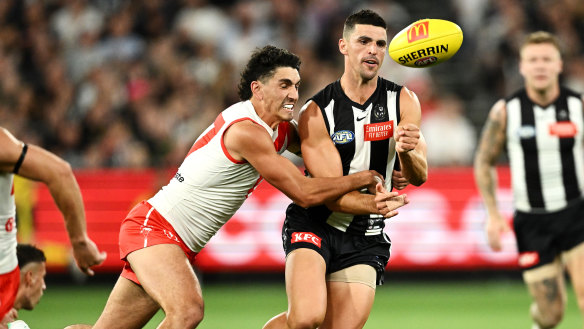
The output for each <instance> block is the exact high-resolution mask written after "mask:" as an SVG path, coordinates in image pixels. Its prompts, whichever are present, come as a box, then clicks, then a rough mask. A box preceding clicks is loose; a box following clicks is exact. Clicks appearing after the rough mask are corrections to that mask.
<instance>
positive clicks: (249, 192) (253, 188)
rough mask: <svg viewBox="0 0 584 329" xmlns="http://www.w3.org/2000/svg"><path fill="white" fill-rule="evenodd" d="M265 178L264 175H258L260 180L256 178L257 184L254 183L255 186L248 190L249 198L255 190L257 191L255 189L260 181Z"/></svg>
mask: <svg viewBox="0 0 584 329" xmlns="http://www.w3.org/2000/svg"><path fill="white" fill-rule="evenodd" d="M263 180H264V178H263V177H262V175H260V177H258V180H256V182H255V184H253V186H252V187H251V188H250V189H249V190H247V194H246V195H245V197H246V198H247V197H248V196H249V195H250V194H251V193H252V192H253V191H255V189H256V188H257V187H258V185H260V183H261V182H262V181H263Z"/></svg>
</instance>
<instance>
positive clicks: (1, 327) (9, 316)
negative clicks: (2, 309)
mask: <svg viewBox="0 0 584 329" xmlns="http://www.w3.org/2000/svg"><path fill="white" fill-rule="evenodd" d="M16 319H18V311H17V310H16V309H15V308H12V309H11V310H10V311H8V313H6V315H4V318H2V320H0V329H7V328H8V324H9V323H10V322H14V321H16Z"/></svg>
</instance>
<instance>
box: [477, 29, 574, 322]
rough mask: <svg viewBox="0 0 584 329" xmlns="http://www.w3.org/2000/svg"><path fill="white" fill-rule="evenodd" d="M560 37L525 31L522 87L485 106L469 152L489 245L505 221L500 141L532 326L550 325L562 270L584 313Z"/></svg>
mask: <svg viewBox="0 0 584 329" xmlns="http://www.w3.org/2000/svg"><path fill="white" fill-rule="evenodd" d="M562 65H563V64H562V58H561V48H560V43H559V41H558V40H557V39H556V37H555V36H554V35H552V34H550V33H547V32H543V31H540V32H534V33H532V34H530V35H529V36H528V37H527V39H526V40H525V42H524V43H523V44H522V46H521V48H520V54H519V70H520V73H521V75H522V76H523V79H524V87H523V88H522V89H521V90H519V91H517V92H516V93H515V94H513V95H511V96H510V97H508V98H507V99H504V100H500V101H498V102H497V103H495V105H494V106H493V108H492V109H491V111H490V113H489V116H488V119H487V122H486V124H485V127H484V129H483V132H482V137H481V140H480V143H479V147H478V150H477V153H476V157H475V165H474V166H475V180H476V182H477V186H478V188H479V190H480V192H481V194H482V197H483V201H484V204H485V206H486V209H487V212H488V219H487V222H486V233H487V237H488V243H489V245H490V246H491V248H492V249H493V250H495V251H499V250H501V249H502V243H501V235H502V233H504V232H506V231H509V230H510V229H511V227H510V225H509V223H508V222H507V221H506V219H505V218H504V217H503V215H502V214H501V211H500V210H499V209H498V207H497V199H496V186H497V179H496V171H495V165H496V161H497V159H498V157H499V155H500V154H501V153H502V151H503V149H504V148H506V149H507V152H508V156H509V161H510V167H511V182H512V190H513V207H514V210H515V214H514V218H513V229H514V232H515V237H516V240H517V249H518V251H519V258H518V261H519V266H520V267H521V268H522V271H523V279H524V281H525V283H526V285H527V288H528V290H529V292H530V294H531V296H532V298H533V302H532V304H531V309H530V311H531V317H532V318H533V322H534V325H533V328H539V329H544V328H554V327H555V326H557V325H558V323H559V322H560V321H561V319H562V317H563V314H564V309H565V304H566V287H565V283H564V270H566V269H567V272H568V274H569V276H570V279H571V281H572V286H573V287H574V290H575V293H576V297H577V300H578V305H579V307H580V310H581V312H582V314H583V315H584V200H583V198H584V149H583V144H582V143H583V140H582V139H583V138H584V124H583V121H584V116H583V110H584V109H583V98H582V96H581V95H579V94H577V93H576V92H574V91H572V90H569V89H568V88H565V87H563V86H561V85H560V82H559V77H560V73H561V72H562Z"/></svg>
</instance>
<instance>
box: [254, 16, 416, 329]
mask: <svg viewBox="0 0 584 329" xmlns="http://www.w3.org/2000/svg"><path fill="white" fill-rule="evenodd" d="M338 46H339V50H340V52H341V54H342V55H343V56H344V59H345V61H344V63H345V69H344V73H343V75H342V77H341V78H340V80H337V81H335V82H333V83H332V84H330V85H329V86H327V87H325V89H323V90H322V91H321V92H319V93H317V95H316V96H314V97H313V98H312V99H311V100H309V101H308V102H307V104H306V105H305V106H304V107H303V109H302V111H301V114H300V118H299V127H298V130H299V135H300V140H301V148H302V155H303V159H304V162H305V165H306V168H307V169H308V171H309V172H310V174H311V175H312V176H313V177H338V176H342V175H343V174H344V173H345V174H347V173H351V172H353V171H354V170H362V169H363V168H371V167H376V168H379V170H378V171H379V172H381V171H380V170H382V171H384V172H385V174H384V176H386V177H388V176H389V175H392V173H393V168H394V164H395V162H396V161H398V162H399V165H400V167H401V173H393V177H394V179H395V180H396V182H391V183H390V182H389V180H388V181H387V182H386V184H387V185H389V186H390V187H391V185H392V184H394V183H395V184H396V186H399V187H400V188H403V185H404V182H409V183H411V184H413V185H416V186H419V185H421V184H422V183H424V182H425V181H426V179H427V162H426V144H425V141H424V138H423V135H422V134H421V132H420V129H419V126H420V122H421V109H420V104H419V101H418V99H417V97H416V95H415V94H414V93H413V92H411V91H409V90H408V89H407V88H405V87H401V86H397V85H396V84H394V83H392V82H390V81H388V80H385V79H382V78H380V77H379V76H378V71H379V68H380V67H381V64H382V62H383V59H384V56H385V53H386V51H387V31H386V24H385V21H384V20H383V18H381V17H380V16H379V15H378V14H376V13H374V12H372V11H370V10H363V11H360V12H357V13H354V14H352V15H351V16H349V17H348V18H347V20H346V21H345V25H344V30H343V36H342V38H341V39H340V40H339V45H338ZM327 95H328V96H327ZM322 99H326V100H325V101H324V103H323V101H321V100H322ZM398 100H399V101H398ZM323 112H324V114H323ZM325 115H326V118H325ZM398 122H399V124H398ZM394 124H395V126H394ZM337 125H338V126H340V127H337ZM333 126H334V129H333ZM329 129H330V130H329ZM373 143H379V144H376V145H377V146H373ZM396 152H397V153H396ZM396 154H397V155H396ZM396 158H398V159H397V160H396ZM349 162H350V164H348V163H349ZM359 168H360V169H359ZM402 175H403V176H402ZM368 198H371V195H369V194H362V193H359V192H352V193H349V194H347V195H345V196H343V197H341V198H339V199H337V200H334V201H333V202H327V203H326V207H327V208H328V210H326V209H325V211H324V212H323V211H321V212H320V213H319V214H316V215H312V214H311V215H307V216H304V217H303V215H297V214H302V213H305V212H304V211H303V210H302V209H300V208H299V207H296V208H295V209H296V210H297V211H296V213H294V212H292V211H288V213H287V217H286V222H285V224H284V229H283V231H284V232H285V234H283V235H284V236H285V238H284V244H285V249H286V252H287V258H286V292H287V295H288V312H284V313H281V314H279V315H277V316H275V317H274V318H272V319H271V320H270V321H269V322H268V323H266V325H265V326H264V328H265V329H275V328H317V327H318V328H321V329H322V328H325V329H331V328H334V329H345V328H347V329H349V328H351V329H353V328H362V327H363V326H364V325H365V323H366V321H367V319H368V317H369V313H370V311H371V308H372V306H373V302H374V298H375V287H376V284H381V283H382V277H383V271H384V269H385V266H386V264H387V260H388V259H389V249H390V242H389V239H388V238H387V236H386V235H385V233H383V231H382V228H383V225H384V224H383V219H382V218H378V217H376V216H372V215H370V214H372V212H371V211H369V210H368V209H366V208H365V207H363V205H364V204H366V202H363V200H367V199H368ZM294 207H295V205H291V206H290V207H289V208H288V209H289V210H290V209H292V208H294ZM330 212H332V215H330V216H329V217H328V218H327V216H328V214H330ZM315 213H317V212H315ZM322 213H325V215H322ZM354 215H358V216H354ZM296 216H297V217H298V218H301V219H298V218H296ZM288 222H290V223H294V224H290V225H288V224H287V223H288ZM355 222H358V223H359V224H355ZM306 237H311V239H312V241H310V240H308V239H306ZM314 239H316V242H317V243H314ZM341 241H342V242H341ZM349 241H350V242H349Z"/></svg>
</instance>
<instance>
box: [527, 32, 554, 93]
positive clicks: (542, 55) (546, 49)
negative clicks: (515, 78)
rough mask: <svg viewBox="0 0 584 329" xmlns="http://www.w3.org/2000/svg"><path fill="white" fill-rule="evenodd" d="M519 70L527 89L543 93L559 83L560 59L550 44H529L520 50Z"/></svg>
mask: <svg viewBox="0 0 584 329" xmlns="http://www.w3.org/2000/svg"><path fill="white" fill-rule="evenodd" d="M519 70H520V72H521V75H522V76H523V78H524V79H525V84H526V86H527V88H530V89H534V90H536V91H543V90H546V89H549V88H552V87H554V86H556V85H558V83H559V75H560V73H562V59H561V56H560V52H559V51H558V49H557V48H556V47H555V46H554V45H552V44H550V43H540V44H529V45H526V46H525V47H523V49H522V50H521V57H520V62H519Z"/></svg>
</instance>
